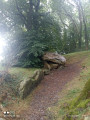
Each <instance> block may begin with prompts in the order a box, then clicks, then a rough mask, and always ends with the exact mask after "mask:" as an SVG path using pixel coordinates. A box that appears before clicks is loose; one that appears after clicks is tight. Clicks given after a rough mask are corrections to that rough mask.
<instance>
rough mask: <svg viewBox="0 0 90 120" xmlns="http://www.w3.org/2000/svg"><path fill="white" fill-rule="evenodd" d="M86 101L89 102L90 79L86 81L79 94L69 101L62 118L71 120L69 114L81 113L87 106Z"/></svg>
mask: <svg viewBox="0 0 90 120" xmlns="http://www.w3.org/2000/svg"><path fill="white" fill-rule="evenodd" d="M88 103H90V79H89V80H88V81H87V82H86V84H85V87H84V89H83V90H82V92H81V94H80V95H79V96H78V97H77V98H75V99H74V100H72V101H71V102H70V103H69V108H68V111H67V114H66V115H65V116H64V120H73V118H72V117H71V116H73V115H79V114H81V113H83V111H84V110H85V109H86V108H87V107H88ZM77 120H78V118H77Z"/></svg>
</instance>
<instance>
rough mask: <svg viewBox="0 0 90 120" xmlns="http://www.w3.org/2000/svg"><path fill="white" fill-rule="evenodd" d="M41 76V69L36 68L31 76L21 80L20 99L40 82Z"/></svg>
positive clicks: (42, 74)
mask: <svg viewBox="0 0 90 120" xmlns="http://www.w3.org/2000/svg"><path fill="white" fill-rule="evenodd" d="M43 78H44V73H43V71H42V70H37V71H35V72H34V74H33V76H32V77H30V78H28V79H25V80H24V81H22V82H21V83H20V88H19V93H20V97H21V98H22V99H24V98H26V97H27V96H28V95H29V94H30V92H31V91H32V90H33V89H34V88H35V87H36V86H37V85H38V84H39V83H40V82H41V80H42V79H43Z"/></svg>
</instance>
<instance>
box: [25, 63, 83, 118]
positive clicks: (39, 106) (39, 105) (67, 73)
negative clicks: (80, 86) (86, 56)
mask: <svg viewBox="0 0 90 120" xmlns="http://www.w3.org/2000/svg"><path fill="white" fill-rule="evenodd" d="M80 69H81V67H80V61H79V62H76V63H74V64H67V65H66V67H65V68H63V69H62V70H61V69H57V70H53V71H51V73H50V74H49V75H47V76H45V78H44V80H43V81H42V82H41V83H40V84H39V86H38V87H37V88H36V90H35V91H34V93H33V98H32V102H31V103H30V106H29V109H28V111H24V114H23V117H24V118H25V120H52V118H50V116H48V113H47V111H46V109H47V108H48V107H50V106H52V105H54V104H56V103H57V102H58V99H60V96H59V93H60V92H61V91H62V89H64V86H65V84H67V83H68V82H69V81H71V80H72V79H73V78H74V77H76V76H77V75H78V74H79V73H80Z"/></svg>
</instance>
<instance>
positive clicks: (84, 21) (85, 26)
mask: <svg viewBox="0 0 90 120" xmlns="http://www.w3.org/2000/svg"><path fill="white" fill-rule="evenodd" d="M78 1H79V5H80V7H81V12H82V17H83V24H84V33H85V46H86V50H88V34H87V25H86V20H85V15H84V11H83V7H82V3H81V0H78Z"/></svg>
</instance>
